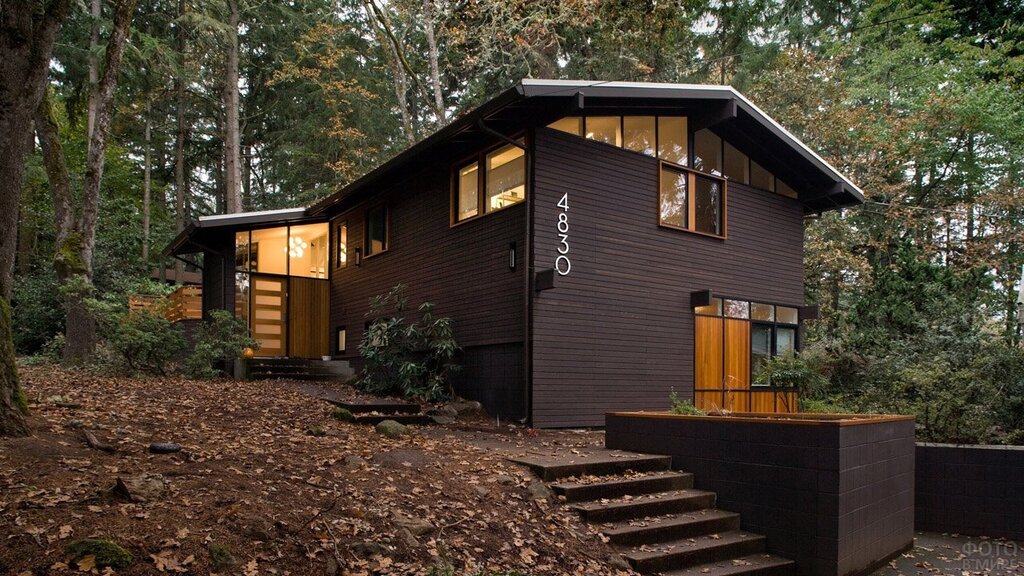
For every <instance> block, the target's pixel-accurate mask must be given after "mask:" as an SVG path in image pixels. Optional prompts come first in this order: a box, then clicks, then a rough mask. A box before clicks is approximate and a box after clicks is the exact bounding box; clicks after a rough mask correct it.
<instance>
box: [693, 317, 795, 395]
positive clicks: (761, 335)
mask: <svg viewBox="0 0 1024 576" xmlns="http://www.w3.org/2000/svg"><path fill="white" fill-rule="evenodd" d="M694 313H695V314H697V316H703V317H715V318H721V319H723V320H724V321H732V322H734V323H735V322H736V321H742V322H739V324H738V326H743V327H745V326H749V334H750V350H749V354H750V358H749V367H750V374H749V375H740V376H741V377H742V376H746V378H745V380H746V381H749V382H750V385H751V386H768V385H770V383H768V382H757V381H756V380H755V379H754V376H755V375H756V374H757V373H758V371H759V370H760V369H761V366H763V365H764V363H765V362H767V361H768V360H769V359H771V358H772V357H774V356H783V355H785V354H789V353H791V352H794V351H796V350H797V333H798V326H799V322H800V320H799V316H800V313H799V310H798V309H797V308H795V307H792V306H777V305H775V304H766V303H763V302H748V301H746V300H735V299H722V298H712V299H711V303H710V304H708V305H706V306H698V307H696V308H694ZM698 325H700V324H699V323H698ZM736 326H737V325H736V324H733V333H734V334H737V333H741V332H743V331H744V330H743V329H740V328H738V327H736ZM723 335H724V337H723ZM697 336H698V338H706V337H707V336H708V334H698V335H697ZM711 337H712V338H721V339H722V344H721V347H722V348H723V349H725V351H724V354H725V356H726V357H731V358H736V357H737V355H741V354H745V353H746V352H745V351H744V350H741V349H740V348H739V347H738V346H737V347H734V346H735V345H737V344H739V346H745V345H746V344H745V339H744V338H742V337H741V338H729V330H728V329H727V330H725V331H724V332H723V331H718V332H716V333H715V334H711ZM731 362H732V363H733V365H736V366H739V365H746V362H742V361H738V360H732V361H731Z"/></svg>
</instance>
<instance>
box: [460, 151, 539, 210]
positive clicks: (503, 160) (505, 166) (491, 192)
mask: <svg viewBox="0 0 1024 576" xmlns="http://www.w3.org/2000/svg"><path fill="white" fill-rule="evenodd" d="M486 180H487V197H486V198H485V201H484V213H491V212H494V211H496V210H501V209H502V208H507V207H508V206H512V205H514V204H518V203H520V202H522V201H523V200H526V151H524V150H523V149H522V148H520V147H519V146H513V145H511V144H509V145H508V146H505V147H503V148H499V149H497V150H495V151H494V152H491V153H490V154H488V155H487V175H486ZM460 196H461V195H460Z"/></svg>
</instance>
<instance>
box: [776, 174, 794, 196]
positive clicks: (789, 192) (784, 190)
mask: <svg viewBox="0 0 1024 576" xmlns="http://www.w3.org/2000/svg"><path fill="white" fill-rule="evenodd" d="M775 191H776V192H777V193H779V194H782V195H783V196H788V197H790V198H796V190H793V189H792V188H790V187H789V186H787V185H786V183H785V182H783V181H782V180H779V179H778V178H776V179H775Z"/></svg>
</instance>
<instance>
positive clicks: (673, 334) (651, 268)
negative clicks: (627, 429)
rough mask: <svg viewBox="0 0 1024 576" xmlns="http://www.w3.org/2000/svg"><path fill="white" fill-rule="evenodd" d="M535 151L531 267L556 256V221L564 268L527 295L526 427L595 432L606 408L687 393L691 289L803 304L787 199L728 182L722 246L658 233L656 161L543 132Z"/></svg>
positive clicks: (662, 404) (664, 401) (798, 221)
mask: <svg viewBox="0 0 1024 576" xmlns="http://www.w3.org/2000/svg"><path fill="white" fill-rule="evenodd" d="M535 147H536V157H535V186H534V190H533V201H534V202H535V207H534V211H535V216H534V226H533V238H534V264H533V267H534V269H535V270H538V271H540V270H544V269H550V268H554V266H555V260H556V259H557V258H558V257H559V255H560V254H559V252H558V250H559V248H560V247H561V248H562V250H563V251H564V250H565V247H564V245H562V244H561V242H560V240H561V239H560V238H559V236H558V234H559V229H558V225H559V221H558V218H559V214H563V213H564V214H565V215H566V218H567V225H568V233H567V234H568V238H567V244H568V254H567V256H568V258H569V260H570V262H571V270H570V272H569V274H568V275H567V276H556V279H555V287H554V288H553V289H550V290H545V291H543V292H540V293H538V294H536V295H535V296H534V301H533V319H532V322H533V359H532V360H533V402H532V404H533V420H534V424H535V425H537V426H546V427H557V426H581V425H583V426H601V425H603V424H604V413H605V412H609V411H621V410H664V409H666V408H667V407H668V404H669V400H668V398H669V394H670V392H671V391H672V389H675V390H676V392H677V393H678V394H679V395H680V396H681V397H690V396H691V395H692V392H693V358H694V343H693V338H694V333H693V331H694V327H693V311H692V309H691V307H690V302H689V295H690V292H692V291H695V290H704V289H711V290H713V291H714V292H715V293H716V294H718V295H725V296H732V297H737V298H743V299H747V300H761V301H766V302H773V303H778V304H787V305H790V306H796V305H801V304H803V303H804V288H803V211H802V208H801V206H800V204H799V203H798V202H796V201H795V200H792V199H790V198H786V197H783V196H780V195H778V194H773V193H771V192H767V191H763V190H757V189H754V188H751V187H748V186H743V185H739V184H735V185H730V186H729V192H728V199H727V204H728V209H727V214H728V223H727V226H728V239H725V240H721V239H717V238H708V237H704V236H699V235H696V234H691V233H687V232H683V231H679V230H671V229H666V228H662V227H659V226H658V166H659V164H658V162H657V161H656V160H655V159H653V158H649V157H646V156H642V155H640V154H636V153H634V152H628V151H625V150H621V149H618V148H615V147H613V146H609V145H606V144H601V143H597V142H593V141H589V140H585V139H582V138H578V137H575V136H571V135H568V134H564V133H561V132H556V131H554V130H549V129H539V130H537V132H536V138H535ZM563 194H568V204H569V210H568V211H567V212H565V211H563V210H562V208H560V207H559V206H558V202H559V200H560V199H561V198H562V196H563ZM563 228H565V225H563Z"/></svg>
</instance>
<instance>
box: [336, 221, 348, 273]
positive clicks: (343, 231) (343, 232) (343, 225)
mask: <svg viewBox="0 0 1024 576" xmlns="http://www.w3.org/2000/svg"><path fill="white" fill-rule="evenodd" d="M334 249H335V252H336V255H335V265H336V266H337V267H338V268H344V267H345V266H348V222H339V223H338V225H337V226H336V227H335V229H334Z"/></svg>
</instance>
